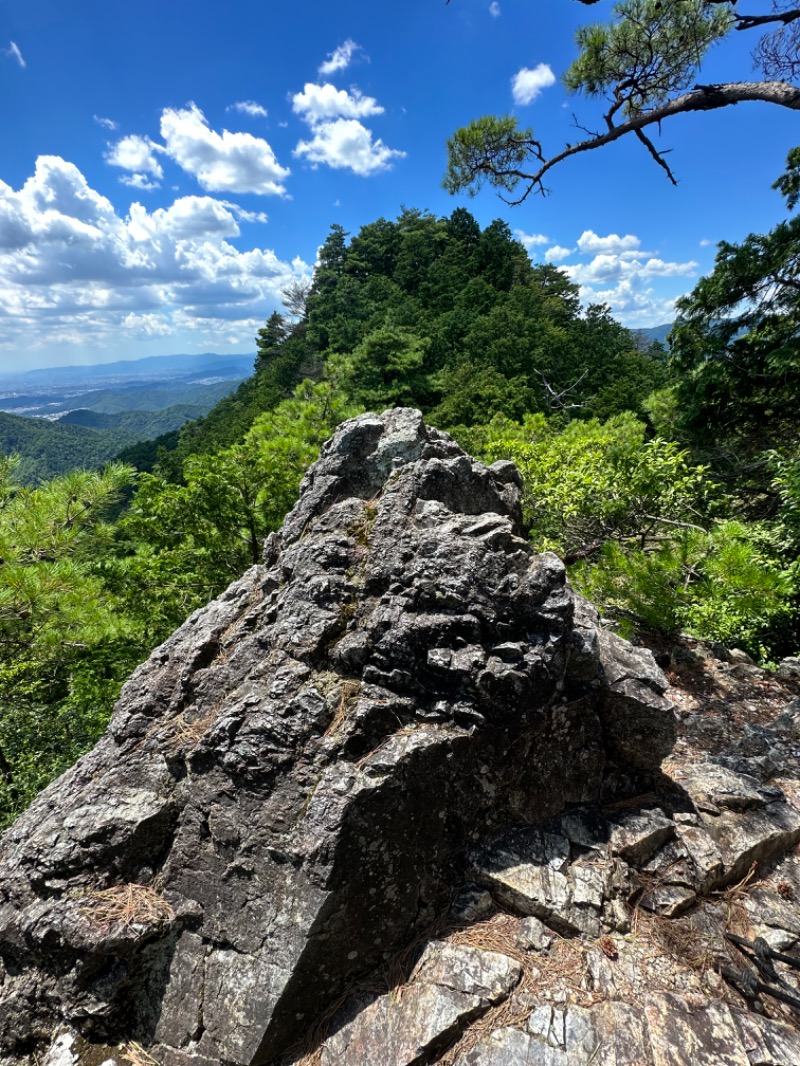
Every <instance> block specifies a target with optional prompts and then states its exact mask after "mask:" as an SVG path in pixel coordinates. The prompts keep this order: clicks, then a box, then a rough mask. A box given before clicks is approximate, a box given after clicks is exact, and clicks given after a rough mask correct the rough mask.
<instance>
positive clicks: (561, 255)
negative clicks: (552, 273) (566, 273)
mask: <svg viewBox="0 0 800 1066" xmlns="http://www.w3.org/2000/svg"><path fill="white" fill-rule="evenodd" d="M574 250H575V249H574V248H564V247H562V245H560V244H554V245H553V247H552V248H548V249H547V251H546V252H545V253H544V257H545V259H546V260H547V262H548V263H560V262H561V261H562V260H563V259H566V258H567V257H568V256H570V255H572V253H573V251H574Z"/></svg>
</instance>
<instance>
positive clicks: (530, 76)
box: [511, 63, 556, 105]
mask: <svg viewBox="0 0 800 1066" xmlns="http://www.w3.org/2000/svg"><path fill="white" fill-rule="evenodd" d="M555 82H556V76H555V74H554V73H553V72H552V70H551V69H550V67H549V66H548V65H547V63H539V65H538V66H536V67H533V68H532V69H529V68H528V67H523V68H522V70H518V71H517V73H516V74H515V75H514V77H513V78H512V79H511V95H512V96H513V98H514V103H515V104H519V105H524V104H531V103H533V101H534V100H535V99H536V97H537V96H539V94H540V93H541V92H542V90H543V89H549V87H550V86H551V85H555Z"/></svg>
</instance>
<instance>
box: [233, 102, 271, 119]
mask: <svg viewBox="0 0 800 1066" xmlns="http://www.w3.org/2000/svg"><path fill="white" fill-rule="evenodd" d="M225 110H226V111H238V112H239V114H241V115H250V117H251V118H266V117H267V109H266V108H265V107H262V106H261V104H258V103H256V101H255V100H237V101H236V103H235V104H228V106H227V107H226V108H225Z"/></svg>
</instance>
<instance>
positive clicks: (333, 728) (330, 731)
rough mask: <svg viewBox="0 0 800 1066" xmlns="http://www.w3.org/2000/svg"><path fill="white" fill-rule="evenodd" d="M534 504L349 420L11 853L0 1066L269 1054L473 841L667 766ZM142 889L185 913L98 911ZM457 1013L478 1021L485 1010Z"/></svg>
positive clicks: (456, 458)
mask: <svg viewBox="0 0 800 1066" xmlns="http://www.w3.org/2000/svg"><path fill="white" fill-rule="evenodd" d="M519 487H520V482H519V476H518V474H517V472H516V470H515V468H514V467H513V466H512V465H511V464H509V463H498V464H495V465H494V466H493V467H491V468H489V469H487V468H486V467H484V466H482V465H480V464H478V463H474V462H473V461H472V460H470V459H469V457H468V456H466V455H465V454H464V453H463V452H462V451H461V449H460V448H459V447H458V446H457V445H456V444H455V443H454V442H453V441H452V440H451V439H450V438H449V437H448V436H447V435H446V434H442V433H439V432H437V431H435V430H433V429H430V428H428V427H426V426H425V425H424V423H423V421H422V419H421V417H420V415H419V413H418V412H413V411H407V410H396V411H392V412H388V413H386V414H385V415H383V416H381V417H375V416H363V417H361V418H358V419H355V420H353V421H351V422H348V423H346V424H345V425H344V426H342V427H341V429H340V430H339V431H338V432H337V434H336V435H335V437H334V438H333V439H332V440H331V441H330V442H329V443H328V444H327V445H326V446H325V447H324V449H323V452H322V456H321V458H320V460H319V462H318V463H317V464H316V465H315V466H314V467H313V468H312V469H311V470H310V471H309V473H308V475H307V476H306V479H305V481H304V483H303V487H302V492H301V496H300V499H299V501H298V503H297V505H296V507H295V508H294V510H293V511H292V512H291V514H290V515H289V516H288V517H287V519H286V522H285V524H284V527H283V529H282V531H281V532H280V534H274V535H272V536H271V537H270V538H269V540H268V542H267V545H266V548H265V561H264V565H262V566H256V567H253V568H252V569H251V570H249V571H248V572H247V573H246V574H245V575H244V576H243V577H242V578H241V580H240V581H238V582H236V583H235V584H233V585H232V586H231V587H230V588H229V589H228V590H227V591H226V592H225V593H224V594H223V595H222V596H220V597H219V599H217V600H216V601H214V602H213V603H211V604H209V606H208V607H206V608H205V609H204V610H201V611H199V612H197V613H196V614H194V615H193V616H192V617H191V618H190V619H189V620H188V621H187V622H186V624H185V625H184V626H182V627H181V628H180V629H179V630H178V631H177V632H176V633H175V634H174V635H173V636H172V637H171V638H170V639H169V640H168V641H167V642H166V643H165V644H164V645H162V647H160V648H159V649H157V650H156V651H155V652H154V653H153V654H152V656H151V657H150V659H149V660H148V661H147V662H146V663H145V664H144V665H143V666H141V667H140V668H139V669H138V670H137V671H136V672H135V674H134V675H133V676H132V678H131V679H130V681H129V682H128V684H127V685H126V687H125V689H124V691H123V694H122V697H121V699H120V701H119V704H118V706H117V708H116V711H115V713H114V717H113V720H112V723H111V725H110V727H109V730H108V731H107V733H106V735H105V736H104V738H103V739H102V740H101V741H100V743H99V744H98V745H97V747H96V748H95V749H94V750H93V751H92V752H91V753H90V754H88V755H87V756H85V757H84V758H83V759H82V760H80V762H79V763H78V764H77V765H76V766H75V767H74V768H73V769H72V770H71V771H69V772H68V773H67V774H65V775H64V776H63V777H62V778H61V779H59V780H58V781H57V782H55V783H54V784H53V785H52V786H51V787H50V788H49V789H47V790H46V791H45V792H44V793H43V794H42V796H41V797H40V798H39V799H38V800H37V801H36V803H35V804H34V805H33V807H32V808H31V809H30V811H28V812H27V813H26V814H25V815H24V816H23V817H22V818H20V819H19V821H18V822H17V823H16V824H15V826H14V827H12V829H11V830H10V831H9V832H8V833H7V834H6V836H5V837H4V838H3V841H2V845H0V859H2V866H1V867H0V960H2V961H0V1049H2V1050H0V1056H2V1055H4V1056H5V1058H0V1061H2V1062H4V1063H5V1062H11V1061H17V1062H20V1063H23V1062H26V1061H28V1062H32V1061H33V1059H32V1057H31V1056H33V1054H34V1053H38V1052H39V1051H40V1050H41V1049H42V1048H44V1047H46V1046H47V1045H49V1043H50V1041H51V1039H52V1037H53V1035H54V1033H56V1032H57V1031H58V1029H59V1027H60V1026H62V1025H68V1026H71V1027H72V1028H73V1029H74V1030H76V1031H78V1032H80V1033H81V1034H82V1036H83V1037H86V1038H87V1039H89V1040H91V1041H95V1042H98V1043H104V1042H105V1043H108V1045H109V1046H113V1045H117V1044H121V1043H124V1041H126V1040H130V1039H135V1040H138V1041H140V1042H141V1043H143V1044H144V1045H145V1046H146V1047H148V1048H149V1049H150V1050H151V1051H152V1052H153V1054H154V1056H155V1057H156V1058H158V1059H159V1061H161V1062H162V1063H164V1064H166V1066H183V1064H189V1063H193V1064H196V1066H203V1064H204V1063H218V1064H230V1066H244V1064H250V1063H253V1064H259V1063H267V1062H271V1061H273V1060H275V1059H276V1058H277V1057H278V1056H279V1055H280V1054H281V1053H282V1052H283V1051H284V1050H285V1049H286V1048H287V1046H289V1045H290V1044H291V1043H292V1042H293V1041H295V1040H296V1039H297V1038H298V1037H300V1036H301V1035H303V1034H304V1033H305V1031H306V1030H307V1028H308V1026H309V1025H310V1024H311V1022H312V1021H313V1019H314V1018H315V1017H317V1016H318V1014H319V1012H320V1011H321V1010H322V1009H323V1008H324V1007H325V1006H326V1004H328V1003H330V1002H332V1001H333V999H334V998H335V997H336V996H338V995H339V994H340V993H341V991H342V990H343V989H344V988H345V987H346V986H347V985H348V983H349V982H351V981H352V980H353V979H354V978H357V977H358V976H359V975H362V974H364V973H366V972H367V971H369V970H370V969H371V968H373V967H375V966H376V965H378V964H380V963H382V962H383V961H384V960H386V959H387V958H388V957H389V956H390V955H391V954H392V953H393V952H395V951H396V950H397V949H398V948H400V947H402V946H403V944H404V943H406V941H407V938H408V937H409V935H410V934H411V933H412V932H413V931H414V930H415V929H417V928H419V927H420V925H421V924H422V923H424V922H425V921H426V920H428V919H429V917H430V916H431V915H432V914H433V912H434V910H436V909H437V908H441V907H442V905H443V903H444V901H445V900H446V898H447V897H449V894H450V891H451V889H452V887H453V886H454V885H457V884H459V883H460V881H459V880H458V878H459V877H460V876H461V875H462V873H463V864H464V856H465V855H466V853H467V852H468V851H469V850H470V849H473V850H474V849H475V848H476V847H480V846H481V845H482V844H483V843H484V842H486V841H488V840H489V839H490V838H491V837H492V836H494V835H497V834H498V833H500V832H502V831H503V830H504V829H505V828H506V827H508V826H510V825H512V824H516V823H518V824H522V825H530V824H533V823H535V822H537V821H540V820H541V819H544V818H547V817H550V816H553V815H555V814H558V813H559V812H560V811H562V810H563V809H564V807H565V806H566V805H568V804H574V803H583V802H589V801H594V800H597V799H598V798H599V795H600V791H601V787H602V782H603V779H604V774H605V773H607V771H608V762H609V759H611V760H616V761H617V762H621V763H625V764H628V765H629V767H634V768H636V769H637V770H641V771H655V770H656V769H657V767H658V765H659V763H660V760H661V759H662V758H663V757H664V756H665V755H666V754H667V752H668V751H669V749H670V746H671V744H672V741H673V739H674V735H675V724H674V718H673V714H672V710H671V705H670V704H669V703H668V702H667V701H666V700H665V699H664V697H663V692H664V688H665V681H664V679H663V677H662V675H661V674H660V672H659V671H658V669H657V668H656V667H655V664H654V662H653V661H652V657H651V656H649V654H645V653H643V652H639V651H636V650H634V649H631V648H630V647H629V646H627V645H625V644H624V642H621V641H619V640H618V639H617V638H613V637H611V636H610V635H601V636H600V637H598V635H597V632H596V627H595V622H594V620H593V618H592V614H591V609H590V608H589V607H588V605H585V604H582V603H579V604H578V616H579V617H578V625H577V626H574V625H573V612H574V598H573V596H572V593H571V591H570V590H569V588H568V586H567V584H566V580H565V573H564V568H563V566H562V564H561V563H560V562H559V560H558V559H557V558H555V556H552V555H535V554H534V553H533V552H532V551H531V550H530V547H529V546H528V544H527V543H526V541H525V540H524V538H523V530H522V528H521V523H520V506H519ZM719 846H720V848H722V845H721V844H720V845H719ZM559 876H562V875H560V874H559ZM125 885H140V886H153V888H154V889H155V890H156V891H157V892H158V893H159V894H160V896H161V897H163V899H164V900H165V901H166V902H167V903H168V904H169V907H170V909H169V910H166V911H163V912H162V913H161V914H160V916H159V917H157V918H155V917H152V916H147V915H146V914H144V912H143V917H142V918H141V920H137V918H136V916H135V915H134V916H133V917H132V918H131V920H130V921H129V922H128V923H127V924H124V923H121V922H114V923H110V924H108V923H105V924H104V923H103V922H101V921H100V920H99V919H97V918H96V916H95V917H93V915H95V913H96V912H95V911H94V910H93V907H94V906H95V901H96V899H97V896H96V893H97V892H98V891H99V890H103V889H108V888H113V887H115V886H125ZM570 891H571V893H572V897H571V898H572V901H573V903H574V906H575V909H576V912H577V911H578V910H580V911H581V913H591V914H595V912H596V908H594V904H593V903H592V901H591V899H589V898H588V897H586V893H587V891H589V889H588V888H587V886H585V885H583V886H581V884H579V883H578V882H575V884H573V885H572V887H571V888H570ZM580 893H583V896H581V895H580ZM584 897H586V898H584ZM437 987H439V986H437ZM448 995H449V996H450V999H451V1000H452V1001H453V1002H452V1003H451V1005H450V1007H449V1008H448V1010H450V1009H451V1010H452V1012H453V1013H454V1016H455V1015H459V1016H460V1014H459V1012H460V1011H461V1006H459V1003H460V1001H459V1002H456V1000H458V997H465V996H466V997H467V998H469V997H470V996H474V995H475V994H474V993H469V992H464V991H457V990H454V989H453V988H452V987H451V989H450V993H448ZM478 998H480V997H478ZM465 1009H466V1010H467V1011H469V1010H470V1009H471V1008H469V1007H466V1008H465Z"/></svg>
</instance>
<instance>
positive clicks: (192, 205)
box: [0, 156, 310, 349]
mask: <svg viewBox="0 0 800 1066" xmlns="http://www.w3.org/2000/svg"><path fill="white" fill-rule="evenodd" d="M263 218H264V216H262V215H261V214H260V213H254V212H248V211H243V210H242V209H240V208H239V207H238V206H237V205H236V204H235V203H232V202H230V201H227V200H217V199H215V198H214V197H211V196H184V197H180V198H178V199H176V200H175V201H174V203H172V204H171V205H170V206H168V207H164V208H158V209H157V210H154V211H152V212H151V211H148V210H147V209H146V208H145V207H144V206H143V205H142V204H140V203H134V204H132V205H131V207H130V210H129V211H128V212H127V214H125V215H122V214H119V213H118V212H117V211H116V210H115V208H114V207H113V205H112V204H111V202H110V201H109V200H108V199H107V198H106V197H104V196H102V195H101V194H100V193H99V192H97V191H96V190H95V189H93V188H92V187H91V186H90V185H89V183H88V182H87V180H86V178H85V177H84V175H83V174H82V173H81V171H80V170H79V169H78V168H77V167H76V166H75V165H74V164H72V163H70V162H67V161H66V160H64V159H62V158H60V157H59V156H42V157H40V158H39V159H38V160H37V163H36V169H35V173H34V175H33V176H32V177H30V178H29V179H28V180H27V181H26V182H25V183H24V185H23V186H22V187H21V188H20V189H18V190H15V189H13V188H12V187H11V186H10V185H7V184H5V183H3V182H0V318H2V319H3V320H4V323H5V325H4V329H3V344H4V345H6V346H14V347H16V348H18V349H23V348H25V347H34V346H37V345H38V346H43V345H48V346H52V345H55V344H58V343H62V342H68V343H80V344H81V345H82V346H83V347H90V346H92V345H93V344H107V343H108V341H109V340H110V339H111V338H113V337H115V336H117V335H118V333H119V330H120V328H125V329H126V330H130V331H133V333H134V334H136V335H138V336H141V337H145V336H151V337H157V336H161V335H167V333H169V332H176V333H182V334H184V333H189V334H191V332H193V331H194V332H196V333H197V335H198V337H202V342H203V344H206V345H208V344H212V343H215V342H218V343H226V344H227V343H228V342H229V341H231V340H232V339H233V338H234V337H236V338H240V339H245V340H246V339H247V338H248V337H251V336H252V334H253V333H254V331H255V330H256V329H257V328H258V327H259V326H260V325H263V322H264V318H265V315H266V314H268V313H269V311H270V310H271V309H272V308H277V307H279V306H280V305H281V299H282V297H281V290H282V289H283V288H285V287H286V285H288V284H289V283H290V282H291V281H293V280H296V279H297V278H300V277H307V276H308V275H309V273H310V267H309V266H308V265H307V264H305V263H303V262H302V261H301V260H295V261H294V262H292V263H287V262H284V261H282V260H280V259H279V258H278V257H277V256H276V255H275V253H274V252H273V251H271V250H269V249H262V248H258V247H254V248H250V249H248V250H239V249H238V248H236V247H235V246H234V245H233V244H232V243H231V240H233V239H236V238H239V237H240V221H241V220H246V221H262V220H263ZM238 342H239V341H237V343H238Z"/></svg>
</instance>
